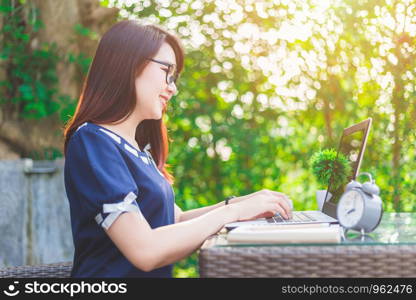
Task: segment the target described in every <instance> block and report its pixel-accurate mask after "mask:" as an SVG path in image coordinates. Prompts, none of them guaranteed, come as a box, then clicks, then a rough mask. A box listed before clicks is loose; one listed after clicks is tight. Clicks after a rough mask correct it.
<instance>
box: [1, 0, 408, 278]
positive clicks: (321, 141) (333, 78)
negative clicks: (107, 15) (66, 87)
mask: <svg viewBox="0 0 416 300" xmlns="http://www.w3.org/2000/svg"><path fill="white" fill-rule="evenodd" d="M102 5H106V6H118V7H120V8H121V12H120V19H121V18H126V17H129V18H136V19H140V20H142V21H143V22H151V23H157V24H160V25H162V26H164V27H165V28H167V29H168V30H170V31H172V32H173V33H175V34H177V35H178V36H179V37H180V38H181V39H182V41H183V43H184V45H185V48H186V55H187V56H186V61H185V70H184V72H183V74H182V75H181V78H180V82H179V91H180V92H179V94H178V95H177V96H175V98H174V99H173V100H172V101H171V106H170V107H169V109H168V113H167V115H166V122H167V125H168V128H169V134H170V137H171V140H172V142H171V144H170V156H169V161H168V163H169V164H170V165H171V166H172V171H173V173H174V175H175V178H176V182H175V185H174V190H175V194H176V201H177V203H178V205H179V206H180V207H181V208H182V209H183V210H188V209H193V208H197V207H200V206H205V205H211V204H214V203H217V202H218V201H221V200H223V199H224V198H225V197H226V196H229V195H244V194H247V193H251V192H254V191H256V190H259V189H263V188H267V189H273V190H277V191H281V192H284V193H286V194H288V195H289V196H290V197H291V199H293V200H294V206H295V209H298V210H301V209H316V208H317V207H316V204H315V191H316V190H317V189H318V187H319V186H318V183H317V182H316V180H315V178H314V177H313V176H311V171H310V165H309V161H310V158H311V156H312V154H313V153H314V152H316V151H318V150H321V149H323V148H336V147H337V146H338V141H339V138H340V135H341V132H342V129H343V128H345V127H347V126H349V125H352V124H354V123H357V122H359V121H362V120H364V119H366V118H368V117H372V118H373V128H372V129H371V132H370V136H369V141H368V144H367V152H366V154H365V156H364V161H363V164H362V166H361V170H362V171H367V172H370V173H372V174H373V175H374V176H375V178H376V181H377V183H378V184H379V186H380V188H381V191H382V192H381V198H382V199H383V202H384V207H385V210H386V211H394V210H396V211H414V210H415V208H416V201H415V200H416V185H415V180H416V179H415V178H416V176H415V175H416V168H415V167H416V163H415V147H414V145H415V131H414V126H415V125H414V121H413V120H415V119H416V118H415V117H416V107H415V101H416V90H415V76H416V74H415V73H416V59H415V58H416V50H415V45H416V37H415V35H416V25H415V23H416V5H415V4H414V3H413V2H412V1H410V0H409V1H408V0H402V1H388V0H358V1H357V0H343V1H319V0H308V1H304V0H302V1H301V0H294V1H286V0H281V1H253V0H234V1H231V0H230V1H207V0H205V1H185V0H177V1H162V0H160V1H116V0H114V1H109V0H107V1H102ZM81 29H82V28H81ZM3 30H5V29H4V28H3ZM78 30H79V28H78ZM81 33H82V30H81ZM21 39H23V40H24V37H21ZM22 53H23V52H22ZM30 55H36V54H35V53H31V54H30ZM39 55H40V54H39ZM2 59H4V49H3V52H2ZM54 59H55V56H54V55H52V54H51V55H50V60H49V62H50V63H53V62H54ZM72 59H74V57H72ZM78 59H79V60H81V61H82V62H84V65H85V58H83V57H82V56H81V57H78ZM68 63H70V62H68ZM18 64H19V63H18ZM48 80H49V81H51V83H53V80H54V78H53V76H52V77H50V78H49V79H48V78H45V81H41V83H42V82H45V84H44V85H47V83H48V82H49V81H48ZM2 84H4V83H2ZM23 84H26V83H25V81H24V80H23ZM26 85H27V84H26ZM29 86H30V89H31V90H32V91H33V89H34V88H36V85H35V86H33V84H32V85H29ZM38 90H39V89H38ZM40 90H42V89H40ZM20 91H21V94H19V98H18V99H19V101H28V103H29V104H31V105H29V108H28V111H30V108H33V105H34V104H33V103H34V101H32V100H31V99H29V98H28V97H29V96H27V95H29V88H27V89H26V88H24V89H20ZM58 92H59V91H56V93H58ZM49 93H50V91H49ZM46 95H48V92H46ZM37 99H39V101H44V102H42V103H47V101H49V100H47V99H50V97H46V98H45V99H43V98H42V97H41V96H39V97H38V98H37ZM42 99H43V100H42ZM67 100H68V101H69V104H71V99H67ZM68 101H67V102H68ZM72 101H73V100H72ZM69 104H68V103H67V104H66V105H67V107H68V105H69ZM72 105H74V103H73V102H72ZM45 107H46V108H44V109H42V110H40V112H41V113H49V112H51V113H52V112H54V111H55V107H54V106H45ZM72 107H73V106H72ZM24 117H26V116H24ZM175 275H176V276H177V277H195V276H198V267H197V256H196V254H194V255H193V256H191V257H190V258H189V259H186V260H183V261H181V262H179V263H177V264H176V267H175Z"/></svg>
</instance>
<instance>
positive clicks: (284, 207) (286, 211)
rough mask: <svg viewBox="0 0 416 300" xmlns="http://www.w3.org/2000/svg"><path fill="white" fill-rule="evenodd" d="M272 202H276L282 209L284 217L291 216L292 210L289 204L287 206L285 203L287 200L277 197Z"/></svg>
mask: <svg viewBox="0 0 416 300" xmlns="http://www.w3.org/2000/svg"><path fill="white" fill-rule="evenodd" d="M274 202H275V203H276V202H277V205H278V206H279V207H280V208H281V209H282V210H283V211H284V214H283V215H285V216H286V218H285V219H289V218H292V211H291V209H290V206H289V204H287V202H286V201H285V200H284V199H281V198H277V199H275V200H274ZM283 215H282V216H283Z"/></svg>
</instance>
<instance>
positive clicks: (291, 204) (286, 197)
mask: <svg viewBox="0 0 416 300" xmlns="http://www.w3.org/2000/svg"><path fill="white" fill-rule="evenodd" d="M272 192H273V194H274V195H276V196H280V197H282V198H283V199H284V200H285V201H286V202H287V204H288V205H289V207H290V210H293V201H292V200H291V199H290V198H289V196H287V195H285V194H283V193H279V192H275V191H272Z"/></svg>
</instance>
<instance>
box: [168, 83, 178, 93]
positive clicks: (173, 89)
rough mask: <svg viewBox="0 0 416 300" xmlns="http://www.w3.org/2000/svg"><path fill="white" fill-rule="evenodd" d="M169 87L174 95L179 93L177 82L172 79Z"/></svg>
mask: <svg viewBox="0 0 416 300" xmlns="http://www.w3.org/2000/svg"><path fill="white" fill-rule="evenodd" d="M167 88H168V91H169V93H170V94H172V95H177V94H178V88H177V87H176V84H175V82H173V81H172V82H171V83H169V84H168V86H167Z"/></svg>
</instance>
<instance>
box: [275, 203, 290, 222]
mask: <svg viewBox="0 0 416 300" xmlns="http://www.w3.org/2000/svg"><path fill="white" fill-rule="evenodd" d="M273 206H274V207H273V209H272V210H273V212H275V213H279V214H280V215H281V216H282V217H283V218H285V219H289V216H288V214H287V213H286V211H285V209H284V208H283V207H282V206H281V205H280V203H279V202H277V203H276V202H274V203H273Z"/></svg>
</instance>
